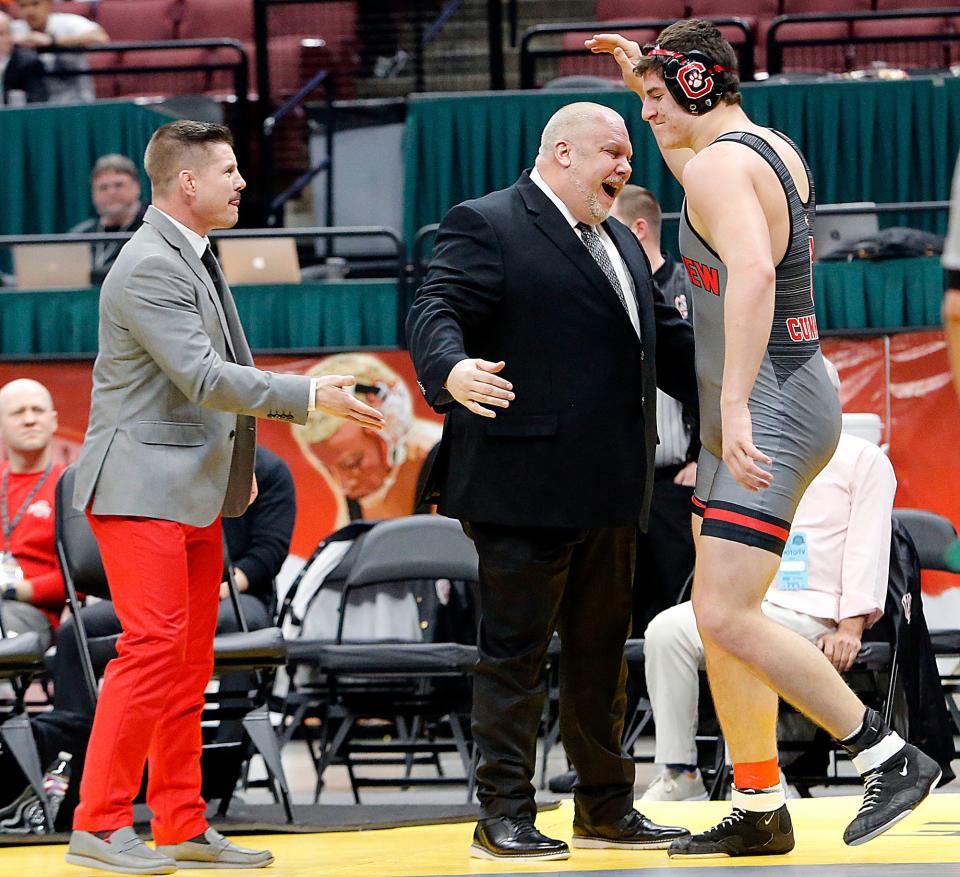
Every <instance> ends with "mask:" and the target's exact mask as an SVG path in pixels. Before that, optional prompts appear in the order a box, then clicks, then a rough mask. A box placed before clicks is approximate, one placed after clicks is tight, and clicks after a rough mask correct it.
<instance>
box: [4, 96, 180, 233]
mask: <svg viewBox="0 0 960 877" xmlns="http://www.w3.org/2000/svg"><path fill="white" fill-rule="evenodd" d="M169 121H171V119H170V117H168V116H166V115H163V114H161V113H158V112H155V111H154V110H150V109H147V108H145V107H140V106H137V105H136V104H132V103H112V102H109V101H107V102H102V103H96V104H85V105H80V106H63V107H58V106H49V107H48V106H43V105H33V106H26V107H17V108H5V109H0V144H2V147H3V164H4V168H3V173H2V174H0V204H2V205H3V210H0V234H57V233H60V232H65V231H68V230H69V229H70V228H71V227H73V226H74V225H76V224H77V223H78V222H80V221H81V220H83V219H86V218H87V217H88V216H91V215H92V211H93V206H92V204H91V202H90V168H91V167H92V166H93V163H94V162H95V161H96V160H97V158H98V157H99V156H101V155H104V154H106V153H108V152H119V153H121V154H123V155H126V156H128V157H129V158H131V159H133V161H134V162H135V163H136V164H137V165H138V166H140V167H141V182H142V184H143V197H144V199H148V198H149V197H150V184H149V182H148V180H147V177H146V174H144V173H143V171H142V165H143V150H144V149H145V148H146V145H147V141H148V140H149V139H150V136H151V135H152V134H153V132H154V131H155V130H156V129H157V128H159V127H160V126H161V125H163V124H165V123H166V122H169Z"/></svg>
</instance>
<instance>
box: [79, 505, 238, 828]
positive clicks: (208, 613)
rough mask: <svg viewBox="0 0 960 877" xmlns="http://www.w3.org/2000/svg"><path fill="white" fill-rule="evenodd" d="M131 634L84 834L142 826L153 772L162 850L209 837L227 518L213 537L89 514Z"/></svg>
mask: <svg viewBox="0 0 960 877" xmlns="http://www.w3.org/2000/svg"><path fill="white" fill-rule="evenodd" d="M87 518H88V520H89V521H90V526H91V528H92V529H93V534H94V536H95V537H96V540H97V544H98V545H99V546H100V553H101V555H102V557H103V565H104V569H105V570H106V573H107V579H108V580H109V582H110V592H111V595H112V597H113V603H114V606H115V608H116V610H117V616H118V617H119V618H120V623H121V624H122V625H123V633H122V634H121V636H120V640H119V642H118V644H117V657H116V658H114V660H112V661H111V662H110V663H109V665H108V666H107V671H106V673H105V675H104V680H103V686H102V688H101V691H100V699H99V702H98V703H97V711H96V715H95V716H94V721H93V731H92V732H91V734H90V744H89V747H88V749H87V758H86V765H85V767H84V771H83V781H82V783H81V784H80V806H79V807H78V808H77V811H76V814H75V816H74V820H73V827H74V828H75V829H79V830H83V831H108V830H111V829H115V828H121V827H123V826H125V825H132V824H133V799H134V798H135V797H136V794H137V792H138V791H139V789H140V783H141V781H142V779H143V768H144V765H145V764H146V763H147V762H149V764H150V771H149V783H148V786H147V804H148V805H149V806H150V809H151V810H152V811H153V816H154V818H153V836H154V839H155V841H156V842H157V843H158V844H173V843H180V842H181V841H184V840H187V839H188V838H191V837H195V836H196V835H198V834H201V833H202V832H203V831H205V830H206V828H207V821H206V819H204V815H203V814H204V810H205V809H206V808H205V804H204V801H203V798H201V797H200V748H201V739H200V714H201V712H202V710H203V702H204V698H203V692H204V689H205V688H206V686H207V683H208V682H209V681H210V676H211V673H212V670H213V637H214V634H215V633H216V627H217V606H218V604H219V596H220V581H221V578H222V572H223V546H222V536H221V530H220V518H219V517H218V518H217V520H215V521H214V522H213V523H212V524H210V526H208V527H191V526H189V525H187V524H178V523H175V522H173V521H159V520H154V519H152V518H127V517H118V516H113V515H93V514H90V513H89V512H88V513H87Z"/></svg>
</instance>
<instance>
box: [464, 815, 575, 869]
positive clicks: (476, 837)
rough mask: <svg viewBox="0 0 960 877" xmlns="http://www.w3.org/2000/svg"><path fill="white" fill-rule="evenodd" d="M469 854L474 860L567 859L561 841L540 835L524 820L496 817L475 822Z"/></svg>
mask: <svg viewBox="0 0 960 877" xmlns="http://www.w3.org/2000/svg"><path fill="white" fill-rule="evenodd" d="M470 855H471V856H473V858H475V859H509V860H510V861H512V862H543V861H549V860H551V859H567V858H569V857H570V848H569V847H568V846H567V845H566V844H565V843H564V842H563V841H562V840H554V839H553V838H550V837H546V836H544V835H542V834H540V832H539V831H537V829H536V828H535V827H534V824H533V823H532V822H530V821H529V820H527V819H514V818H513V817H510V816H499V817H496V818H493V819H481V820H480V821H479V822H478V823H477V827H476V829H475V830H474V832H473V843H472V844H471V845H470Z"/></svg>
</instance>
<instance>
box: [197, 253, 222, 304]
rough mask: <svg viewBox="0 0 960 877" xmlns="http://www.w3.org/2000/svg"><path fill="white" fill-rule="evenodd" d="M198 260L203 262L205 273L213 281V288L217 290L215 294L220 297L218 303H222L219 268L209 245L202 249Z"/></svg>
mask: <svg viewBox="0 0 960 877" xmlns="http://www.w3.org/2000/svg"><path fill="white" fill-rule="evenodd" d="M200 261H201V262H203V267H204V268H206V269H207V274H209V275H210V279H211V280H212V281H213V288H214V289H215V290H216V291H217V296H218V297H219V298H220V304H221V305H223V281H222V280H221V279H220V269H219V268H218V267H217V259H216V257H215V256H214V255H213V250H211V249H210V247H209V245H208V246H207V248H206V249H205V250H204V251H203V255H202V256H201V257H200Z"/></svg>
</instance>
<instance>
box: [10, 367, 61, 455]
mask: <svg viewBox="0 0 960 877" xmlns="http://www.w3.org/2000/svg"><path fill="white" fill-rule="evenodd" d="M56 431H57V412H56V411H55V410H54V408H53V399H52V398H51V396H50V391H49V390H48V389H47V388H46V387H45V386H44V385H43V384H41V383H40V382H39V381H34V380H31V379H30V378H18V379H17V380H15V381H10V383H9V384H6V385H4V386H3V387H2V388H0V438H2V439H3V443H4V445H5V446H6V449H7V456H8V457H9V459H10V468H11V470H12V471H14V472H32V471H35V470H37V469H42V468H44V467H45V466H46V464H47V462H48V461H49V458H50V456H49V455H50V439H52V438H53V434H54V433H55V432H56Z"/></svg>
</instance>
